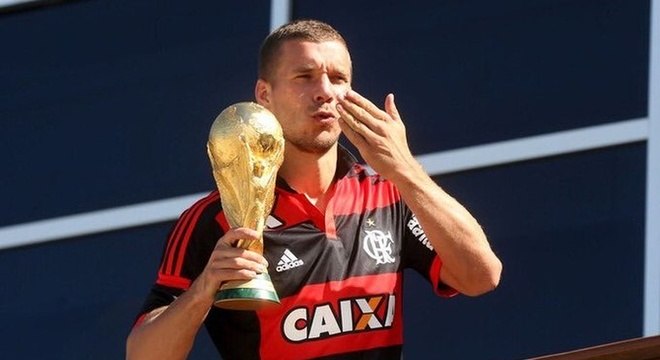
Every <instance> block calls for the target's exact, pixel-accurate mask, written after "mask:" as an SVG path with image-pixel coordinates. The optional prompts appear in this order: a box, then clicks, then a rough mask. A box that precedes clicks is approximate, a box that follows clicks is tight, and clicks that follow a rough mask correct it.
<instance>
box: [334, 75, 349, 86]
mask: <svg viewBox="0 0 660 360" xmlns="http://www.w3.org/2000/svg"><path fill="white" fill-rule="evenodd" d="M330 80H331V81H332V83H333V84H346V83H347V82H348V77H347V76H344V75H335V76H333V77H332V78H331V79H330Z"/></svg>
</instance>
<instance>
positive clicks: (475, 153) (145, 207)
mask: <svg viewBox="0 0 660 360" xmlns="http://www.w3.org/2000/svg"><path fill="white" fill-rule="evenodd" d="M647 136H648V121H647V120H646V119H638V120H629V121H623V122H619V123H614V124H608V125H599V126H593V127H588V128H583V129H577V130H569V131H562V132H558V133H553V134H547V135H539V136H532V137H528V138H522V139H516V140H508V141H502V142H497V143H492V144H486V145H477V146H471V147H466V148H462V149H456V150H449V151H443V152H438V153H435V154H427V155H421V156H418V157H417V158H418V160H419V161H420V162H421V163H422V165H423V166H424V167H425V168H426V170H427V171H428V172H429V174H430V175H440V174H445V173H451V172H456V171H462V170H468V169H476V168H481V167H486V166H493V165H500V164H505V163H511V162H515V161H521V160H530V159H537V158H542V157H546V156H554V155H559V154H566V153H571V152H575V151H582V150H589V149H596V148H600V147H605V146H613V145H620V144H625V143H630V142H636V141H642V140H645V139H646V138H647ZM204 195H206V193H201V194H193V195H187V196H181V197H176V198H171V199H164V200H158V201H151V202H146V203H141V204H136V205H129V206H121V207H116V208H112V209H107V210H98V211H92V212H88V213H84V214H78V215H70V216H63V217H58V218H53V219H48V220H40V221H35V222H29V223H24V224H18V225H11V226H7V227H4V228H0V249H6V248H11V247H16V246H22V245H29V244H37V243H41V242H46V241H52V240H57V239H65V238H71V237H74V236H81V235H89V234H95V233H99V232H104V231H111V230H119V229H125V228H129V227H133V226H141V225H149V224H154V223H158V222H163V221H169V220H173V219H176V218H177V217H178V216H179V214H180V213H181V212H182V211H183V210H184V209H186V208H187V207H189V206H190V205H191V204H193V203H194V202H195V201H196V200H198V199H199V198H201V197H202V196H204Z"/></svg>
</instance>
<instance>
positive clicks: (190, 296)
mask: <svg viewBox="0 0 660 360" xmlns="http://www.w3.org/2000/svg"><path fill="white" fill-rule="evenodd" d="M194 286H195V284H194V283H193V287H194ZM212 304H213V297H212V296H210V297H209V296H208V294H202V293H200V292H199V291H196V290H195V289H193V288H192V287H191V290H189V291H187V292H185V293H183V294H182V295H181V296H180V297H178V298H177V299H176V300H175V301H174V302H173V303H172V304H171V305H169V306H168V307H167V308H163V309H161V311H154V312H152V313H150V314H149V315H147V318H146V319H145V321H144V322H143V323H142V324H140V325H138V326H136V327H135V328H134V329H133V331H131V334H130V335H129V337H128V340H127V342H126V358H127V359H140V360H141V359H185V358H186V357H187V356H188V353H189V352H190V349H191V348H192V345H193V343H194V340H195V336H196V335H197V332H198V331H199V328H200V327H201V325H202V323H203V322H204V319H205V317H206V315H207V313H208V310H209V309H210V307H211V306H212Z"/></svg>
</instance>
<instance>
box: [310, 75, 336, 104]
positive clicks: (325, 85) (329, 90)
mask: <svg viewBox="0 0 660 360" xmlns="http://www.w3.org/2000/svg"><path fill="white" fill-rule="evenodd" d="M334 96H335V91H334V88H333V86H332V82H331V81H330V78H329V77H328V75H327V74H323V76H321V77H320V78H319V81H318V84H317V86H316V94H314V101H316V102H318V103H325V102H328V101H330V100H332V98H333V97H334Z"/></svg>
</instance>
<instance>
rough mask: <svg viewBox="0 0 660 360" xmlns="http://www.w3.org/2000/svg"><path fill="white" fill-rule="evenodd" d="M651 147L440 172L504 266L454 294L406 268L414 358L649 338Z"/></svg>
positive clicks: (527, 353)
mask: <svg viewBox="0 0 660 360" xmlns="http://www.w3.org/2000/svg"><path fill="white" fill-rule="evenodd" d="M645 152H646V146H645V145H643V144H635V145H630V146H623V147H616V148H610V149H607V150H599V151H591V152H585V153H580V154H576V155H569V156H565V157H558V158H552V159H546V160H542V161H534V162H526V163H522V164H517V165H509V166H501V167H496V168H490V169H484V170H479V171H471V172H465V173H461V174H455V175H451V176H443V177H441V178H440V179H439V183H440V184H441V185H442V186H443V187H444V188H446V189H447V190H448V191H449V192H450V193H452V194H454V195H456V197H457V198H458V199H460V200H462V201H463V202H464V203H465V204H466V205H467V207H468V208H470V209H471V211H472V212H473V213H474V214H475V216H477V217H478V219H479V220H480V222H481V224H482V226H483V228H484V229H485V231H486V233H487V234H488V236H489V238H490V241H491V245H492V247H493V249H494V250H495V252H496V253H497V254H498V256H500V258H501V259H502V261H503V263H504V271H503V275H502V281H501V285H500V287H499V288H498V289H497V290H496V291H495V292H493V293H491V294H488V295H485V296H483V297H480V298H468V297H464V296H459V297H457V298H453V299H450V300H442V299H440V300H438V299H437V298H435V297H434V296H433V295H432V294H431V291H430V288H429V286H428V284H426V283H424V282H423V281H422V280H420V279H419V277H418V276H416V274H410V275H413V276H408V277H407V283H406V295H405V311H406V316H405V318H406V337H405V339H406V347H405V348H406V355H407V357H409V358H412V359H422V358H428V356H429V355H430V354H435V355H434V357H437V358H442V359H521V358H528V357H532V356H540V355H543V354H550V353H555V352H562V351H568V350H572V349H577V348H582V347H586V346H593V345H597V344H603V343H607V342H612V341H616V340H622V339H629V338H633V337H639V336H642V319H643V309H642V299H643V267H644V255H643V254H644V204H645V202H644V196H645V190H644V187H645V169H644V164H645ZM422 329H423V330H422Z"/></svg>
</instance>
